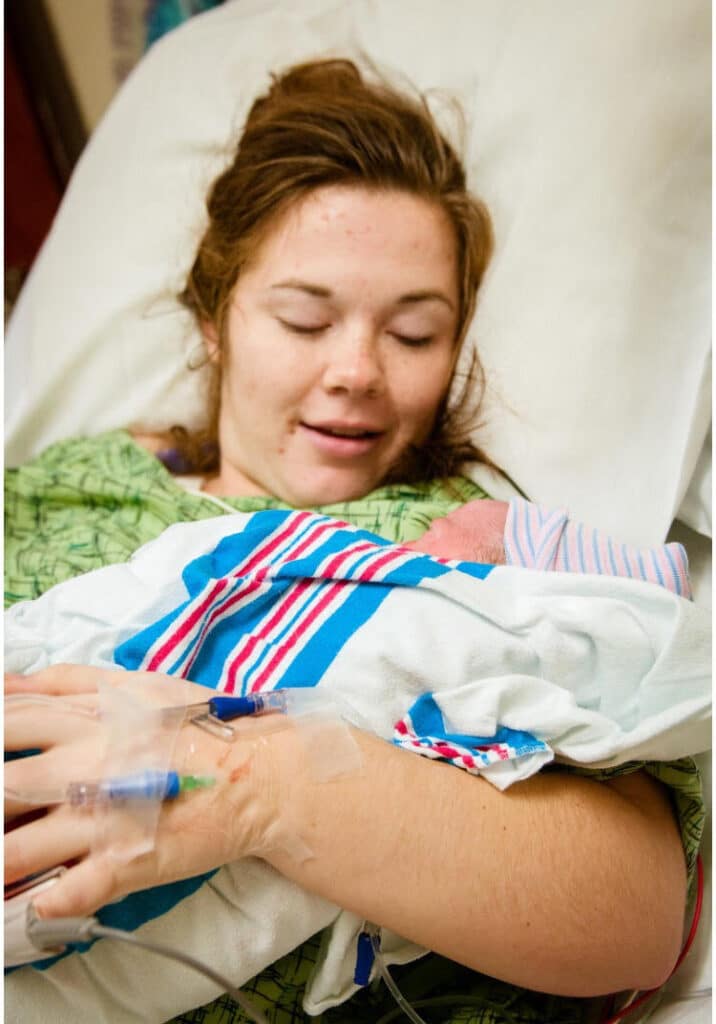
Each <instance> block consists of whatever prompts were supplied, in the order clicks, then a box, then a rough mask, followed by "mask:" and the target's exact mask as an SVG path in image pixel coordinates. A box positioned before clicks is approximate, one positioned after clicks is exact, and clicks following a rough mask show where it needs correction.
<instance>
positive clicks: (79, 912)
mask: <svg viewBox="0 0 716 1024" xmlns="http://www.w3.org/2000/svg"><path fill="white" fill-rule="evenodd" d="M126 891H127V890H126V889H125V890H124V891H123V890H121V889H120V888H119V885H118V872H117V865H115V864H113V863H112V861H111V859H110V858H109V857H107V856H90V857H88V858H86V859H85V860H82V861H80V863H79V864H75V865H74V866H73V867H71V868H70V869H69V870H68V871H66V872H65V874H63V875H62V876H61V877H60V878H59V880H58V881H57V882H55V884H54V885H53V886H51V888H49V889H47V890H46V891H45V892H43V893H41V894H40V895H39V896H38V897H37V898H36V899H35V900H33V901H32V902H33V907H34V909H35V911H36V913H37V915H38V917H42V918H50V917H86V916H88V915H90V914H94V912H95V911H96V910H99V908H100V907H103V906H105V905H106V904H107V903H111V902H112V901H113V900H116V899H118V898H119V897H120V896H122V895H124V892H126Z"/></svg>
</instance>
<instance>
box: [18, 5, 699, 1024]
mask: <svg viewBox="0 0 716 1024" xmlns="http://www.w3.org/2000/svg"><path fill="white" fill-rule="evenodd" d="M318 54H336V55H349V56H354V57H356V56H358V57H360V56H361V55H368V57H369V59H370V60H371V61H372V62H373V63H374V64H375V65H376V66H377V67H378V68H379V69H381V70H384V71H386V72H388V73H389V74H391V75H393V76H394V77H395V78H396V79H397V81H398V84H401V82H403V78H402V77H401V76H406V80H407V81H408V82H412V83H414V84H415V85H417V86H418V87H419V88H421V89H428V90H431V91H432V92H431V104H433V105H434V107H435V108H436V109H438V111H439V116H440V118H441V121H442V123H443V124H444V125H445V126H446V128H447V130H448V131H449V132H452V133H453V136H454V137H455V138H456V139H457V140H458V143H459V145H460V146H461V149H462V152H463V153H464V154H465V158H466V162H467V165H468V169H469V176H470V181H471V185H472V187H473V188H474V189H475V191H477V192H478V194H480V195H481V197H482V198H483V199H484V200H485V201H486V203H487V205H488V206H489V208H490V210H491V213H492V215H493V219H494V224H495V234H496V252H495V258H494V261H493V264H492V266H491V268H490V270H489V273H488V277H487V280H486V283H485V285H484V290H483V292H482V293H481V297H480V301H479V304H478V307H479V308H478V311H477V314H476V317H475V320H474V322H473V325H472V328H471V331H470V339H471V340H472V342H473V343H476V344H478V345H479V349H480V353H481V357H482V361H483V363H484V365H485V369H486V373H487V380H488V388H487V394H486V400H485V405H484V410H483V417H482V419H483V426H482V427H481V428H480V433H479V439H480V443H481V445H482V446H483V447H485V448H486V449H487V450H488V451H489V452H490V454H491V455H492V457H493V458H494V460H495V461H496V462H497V463H498V464H499V465H501V466H503V467H504V469H505V470H506V471H507V473H508V474H509V476H510V477H511V478H512V479H513V480H515V481H517V482H518V483H519V485H520V487H521V488H522V489H523V490H524V491H525V492H526V494H528V495H529V496H530V497H531V498H533V499H534V500H538V501H541V502H544V503H545V504H552V505H566V506H567V507H569V509H570V510H571V512H572V514H573V515H574V516H575V517H577V518H579V519H582V520H584V521H586V522H589V523H593V524H595V525H599V526H601V527H603V528H605V529H606V530H608V531H609V532H611V533H612V534H614V535H615V536H618V537H620V538H622V539H624V540H625V541H631V542H642V543H657V542H660V541H662V540H663V539H664V538H665V537H666V536H667V534H668V533H669V532H670V531H671V536H672V537H674V538H676V539H682V540H683V541H684V543H686V545H687V548H688V551H689V554H690V558H691V565H692V574H693V583H694V590H695V593H696V600H697V601H699V602H702V603H704V604H707V605H709V606H710V600H711V594H710V576H711V554H710V537H711V454H710V448H711V428H710V422H711V397H710V376H711V343H710V317H709V309H710V217H709V212H710V181H711V167H710V134H709V129H710V109H709V83H710V5H709V4H708V3H707V2H706V0H679V2H678V4H677V3H674V0H630V3H628V4H624V3H623V0H600V3H598V4H595V3H594V2H593V0H539V2H537V3H532V4H523V3H521V2H520V0H444V2H443V3H440V4H436V3H435V2H434V0H352V2H351V3H350V4H347V3H345V2H344V0H333V2H331V0H302V2H301V3H300V4H291V3H288V2H286V3H275V2H270V0H230V2H228V3H226V4H225V5H224V6H223V7H221V8H219V9H217V10H215V11H213V12H211V13H208V14H205V15H202V16H200V17H197V18H195V19H193V20H192V21H191V22H189V23H188V24H187V25H185V26H183V27H182V28H180V29H178V30H177V31H175V32H173V33H171V34H170V35H169V36H167V37H166V38H165V39H164V40H162V41H161V42H160V43H158V44H157V45H155V46H154V47H153V48H152V50H151V51H150V52H149V54H148V55H147V56H146V57H145V59H144V60H143V61H142V62H141V63H140V65H139V67H138V68H137V69H136V70H135V72H134V73H133V74H132V75H131V76H130V78H129V80H128V81H127V83H126V84H125V86H124V87H123V89H122V90H121V91H120V93H119V95H118V96H117V97H116V99H115V101H114V102H113V104H112V106H111V107H110V110H109V112H108V114H107V115H106V117H105V119H104V120H103V121H102V122H101V124H100V125H99V127H98V129H97V130H96V132H95V134H94V136H93V137H92V139H91V141H90V144H89V146H88V147H87V150H86V151H85V153H84V155H83V157H82V159H81V160H80V163H79V165H78V167H77V169H76V171H75V174H74V176H73V178H72V181H71V183H70V186H69V189H68V191H67V193H66V196H65V199H64V201H63V204H62V207H61V209H60V212H59V214H58V216H57V219H56V221H55V224H54V226H53V228H52V231H51V233H50V235H49V237H48V239H47V241H46V243H45V246H44V248H43V250H42V252H41V254H40V257H39V259H38V260H37V262H36V264H35V266H34V268H33V270H32V272H31V275H30V277H29V279H28V281H27V283H26V285H25V288H24V290H23V293H22V295H21V297H20V300H19V303H18V306H17V308H16V309H15V312H14V315H13V318H12V320H11V323H10V325H9V328H8V332H7V343H6V363H5V380H6V399H5V408H6V445H7V447H6V463H7V464H8V465H9V466H13V465H17V464H20V463H22V462H23V461H24V460H26V459H28V458H29V457H31V456H32V455H34V454H36V453H37V452H39V451H41V450H42V449H43V448H44V447H45V446H47V445H48V444H50V443H51V442H53V441H55V440H57V439H60V438H63V437H68V436H72V435H76V434H78V433H91V434H94V433H99V432H100V431H103V430H107V429H112V428H115V427H125V426H133V427H137V428H142V429H144V430H156V429H163V428H166V427H167V426H168V425H169V424H170V423H172V422H175V420H176V419H177V414H178V410H180V411H181V418H182V420H183V421H184V422H185V423H186V424H187V425H188V426H191V425H194V424H197V423H198V422H199V421H200V419H201V414H202V407H201V400H200V393H201V388H200V383H199V382H200V380H201V370H195V371H193V372H192V373H189V372H187V369H186V368H187V365H189V364H192V362H196V354H197V351H198V347H199V346H200V344H201V341H200V338H199V336H198V334H197V332H196V329H195V327H194V326H193V324H192V323H191V321H190V319H189V317H188V315H187V314H186V312H185V311H184V310H183V309H182V307H181V306H180V305H179V304H178V302H177V299H176V295H177V294H178V292H179V291H180V290H181V288H182V286H183V282H184V278H185V276H186V273H187V271H188V269H189V266H190V264H191V261H192V259H193V254H194V251H195V247H196V243H197V240H198V238H199V236H200V234H201V231H202V227H203V224H204V217H205V211H204V208H203V197H204V195H205V193H206V190H207V187H208V185H209V184H210V182H211V180H212V179H213V177H214V176H215V174H216V173H217V171H218V170H219V169H220V168H221V167H222V166H223V165H224V164H225V163H226V161H227V159H228V155H229V154H230V152H231V148H232V145H233V142H234V140H235V138H236V136H237V134H238V132H239V130H240V128H241V125H242V122H243V119H244V117H245V115H246V112H247V109H248V104H249V103H250V101H251V100H252V99H253V97H254V96H255V95H256V94H257V92H259V91H260V90H261V89H263V88H265V86H266V84H267V81H268V77H267V76H268V71H269V70H270V69H272V68H280V67H284V66H288V65H289V64H291V63H294V62H295V61H298V60H301V59H305V58H308V57H312V56H316V55H318ZM453 99H457V100H458V101H459V103H460V105H461V107H462V109H463V110H464V112H465V115H466V119H465V123H464V124H461V123H460V119H459V118H458V117H457V116H456V115H455V112H454V109H453V106H452V105H451V104H452V100H453ZM475 475H476V476H477V478H478V479H479V480H480V482H482V483H484V485H485V486H486V488H487V489H488V490H489V491H490V492H491V493H492V494H493V495H494V496H495V497H502V496H506V494H507V493H509V488H508V487H507V486H506V485H505V483H504V482H503V481H502V480H501V479H500V478H499V477H498V476H496V475H495V474H494V473H493V472H492V471H489V470H487V469H486V468H485V467H480V468H478V469H477V470H476V471H475ZM702 762H703V768H704V772H705V774H706V776H707V777H708V781H709V786H710V762H709V761H708V760H707V759H705V758H702ZM704 857H705V860H706V862H707V868H708V870H707V876H708V877H710V838H709V839H707V847H706V849H705V851H704ZM705 905H706V907H707V908H708V907H709V905H710V888H708V887H707V895H706V900H705ZM708 917H709V915H708V911H707V912H706V914H705V915H704V919H703V920H702V923H701V927H700V931H699V935H698V937H697V941H696V943H695V946H694V948H693V950H692V953H691V954H690V956H689V958H688V959H687V961H686V962H685V964H684V965H683V967H682V969H681V971H680V973H679V975H678V976H677V977H676V978H674V979H673V980H672V982H670V985H669V993H668V995H667V998H666V999H665V1000H664V1001H663V1002H662V1004H661V1005H660V1007H659V1008H658V1010H657V1011H656V1013H655V1015H654V1016H652V1018H651V1019H652V1020H654V1021H657V1022H658V1024H689V1022H696V1021H699V1022H700V1021H704V1020H708V1019H710V995H709V994H708V992H707V990H709V991H710V973H711V967H710V956H711V945H710V920H709V919H708Z"/></svg>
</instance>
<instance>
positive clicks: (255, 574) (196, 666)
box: [34, 510, 492, 970]
mask: <svg viewBox="0 0 716 1024" xmlns="http://www.w3.org/2000/svg"><path fill="white" fill-rule="evenodd" d="M491 569H492V566H490V565H480V564H477V563H471V562H451V563H450V564H444V563H443V562H440V561H438V560H437V559H434V558H431V557H429V556H427V555H423V554H421V553H419V552H413V551H410V550H408V549H404V548H401V547H399V546H398V545H394V544H391V543H389V542H388V541H386V540H384V539H383V538H381V537H377V536H375V535H374V534H372V533H368V532H367V531H365V530H359V529H356V528H355V527H352V526H349V525H347V524H345V523H341V522H339V521H338V520H334V519H331V518H329V517H327V516H319V515H315V514H313V513H308V512H291V511H281V510H269V511H265V512H259V513H256V514H254V515H253V516H251V517H250V518H249V519H248V521H247V522H246V524H245V526H244V527H243V529H242V530H241V531H240V532H237V533H235V534H232V535H230V536H227V537H224V538H223V539H222V540H221V541H220V542H219V543H218V544H217V545H216V546H215V547H214V548H213V549H212V550H211V551H210V552H208V553H206V554H204V555H202V556H200V557H199V558H196V559H193V560H192V561H191V562H189V563H188V564H187V565H186V566H185V567H184V569H183V571H182V574H181V578H182V581H183V584H184V586H185V588H186V594H187V596H186V599H185V600H184V601H182V602H180V603H179V604H178V605H177V607H176V608H174V609H173V610H172V611H170V612H169V613H168V614H166V615H164V616H163V617H162V618H160V619H159V620H157V621H156V622H154V623H151V624H150V625H148V626H147V627H146V628H145V629H143V630H141V631H140V632H138V633H137V634H135V636H133V637H130V639H128V640H127V641H126V642H124V643H123V644H121V645H120V646H118V647H117V648H116V650H115V652H114V660H115V662H116V663H117V664H118V665H122V666H123V667H124V668H127V669H138V668H149V669H150V670H152V671H161V672H165V673H167V674H170V675H180V676H183V677H186V678H190V679H192V680H193V681H194V682H196V683H202V684H203V685H205V686H208V687H212V688H217V687H222V688H228V689H233V688H234V687H233V686H232V685H227V684H228V683H229V682H230V678H231V673H232V671H233V672H234V673H235V678H234V683H235V690H236V692H247V691H249V690H257V689H272V688H273V687H276V686H279V685H280V686H287V687H298V686H314V685H316V684H317V683H318V682H319V680H320V679H321V677H322V676H323V674H324V673H325V671H326V669H327V668H328V666H329V665H330V664H331V662H332V661H333V660H334V658H335V657H336V656H337V655H338V653H339V652H340V651H341V649H342V648H343V647H344V645H345V643H346V642H347V640H348V639H349V638H350V637H351V636H352V635H353V634H354V633H356V632H357V630H358V629H360V628H361V626H363V625H364V624H365V623H366V622H367V621H368V620H369V619H370V618H371V616H372V615H374V614H375V612H376V611H377V609H378V608H379V607H380V605H381V604H382V602H383V601H384V600H385V599H386V597H388V595H389V594H390V593H391V591H392V590H393V588H394V587H419V586H420V584H421V583H422V582H423V581H425V580H430V579H436V578H438V577H440V576H442V575H444V574H445V573H447V572H454V571H456V570H457V571H460V572H463V573H465V574H466V575H469V576H473V577H477V578H478V579H484V578H485V577H486V576H487V575H488V574H489V573H490V571H491ZM456 763H457V762H456ZM214 873H215V872H209V873H208V874H204V875H201V876H198V877H196V878H190V879H186V880H184V881H181V882H173V883H171V884H168V885H164V886H159V887H157V888H154V889H148V890H145V891H144V892H140V893H133V894H132V895H130V896H128V897H126V898H124V899H123V900H121V901H120V902H118V903H115V904H112V905H111V906H108V907H104V908H103V909H102V910H101V911H99V913H98V915H97V916H98V917H99V919H100V920H101V921H102V923H103V924H106V925H109V926H111V927H115V928H123V929H126V930H128V931H134V930H135V929H137V928H139V927H140V926H141V925H142V924H144V923H146V922H147V921H150V920H152V919H154V918H156V917H159V916H161V915H162V914H164V913H166V912H167V911H169V910H171V908H172V907H174V906H175V905H176V904H177V903H179V902H180V901H181V900H183V899H186V898H187V897H188V896H190V895H192V893H194V892H196V891H197V890H198V889H199V888H200V887H201V886H202V885H203V883H204V882H205V881H206V880H207V879H208V878H210V877H211V875H213V874H214ZM89 945H91V943H90V944H88V945H83V946H77V947H73V950H74V949H79V950H82V949H87V948H89ZM73 950H70V951H69V952H72V951H73ZM67 955H68V953H63V954H60V956H58V957H53V958H51V959H47V960H43V961H41V962H39V963H38V964H35V965H34V966H36V967H38V968H39V969H42V970H44V969H46V968H48V967H51V966H52V964H53V963H55V962H56V961H57V960H60V959H62V958H63V957H64V956H67Z"/></svg>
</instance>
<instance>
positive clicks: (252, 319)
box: [212, 186, 458, 506]
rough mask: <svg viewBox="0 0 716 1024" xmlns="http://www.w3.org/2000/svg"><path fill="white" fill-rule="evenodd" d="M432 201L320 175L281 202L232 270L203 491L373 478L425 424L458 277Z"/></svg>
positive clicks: (328, 487) (276, 489) (289, 496)
mask: <svg viewBox="0 0 716 1024" xmlns="http://www.w3.org/2000/svg"><path fill="white" fill-rule="evenodd" d="M455 250H456V245H455V238H454V233H453V229H452V226H451V225H450V223H449V221H448V220H447V218H446V216H445V214H444V213H443V212H442V210H441V209H440V208H439V207H437V206H434V205H432V204H431V203H428V202H427V201H425V200H422V199H417V198H415V197H412V196H410V195H407V194H406V193H402V192H397V191H387V190H386V191H368V190H366V189H363V188H358V187H348V186H330V187H325V188H321V189H318V190H316V191H315V192H312V193H311V194H309V196H308V197H307V198H306V199H304V200H303V201H302V202H300V203H299V204H297V205H296V206H294V207H292V208H291V209H290V210H289V211H288V212H287V213H286V215H285V216H284V217H283V218H282V219H281V220H280V221H279V222H278V224H277V225H276V227H275V228H274V229H273V231H272V232H271V233H270V234H269V235H268V237H267V238H266V239H265V240H264V242H263V244H262V245H261V247H260V249H259V252H258V256H257V258H256V259H254V260H253V261H252V263H251V265H250V266H249V267H248V268H247V269H246V270H245V271H244V273H243V274H242V275H241V277H240V278H239V281H238V283H237V285H236V288H235V290H234V293H233V296H232V302H231V307H230V311H229V316H228V334H227V342H226V345H225V351H224V355H223V356H222V359H223V367H222V371H223V373H222V392H221V414H220V423H219V440H220V445H221V453H222V460H221V473H220V477H219V479H218V480H217V481H215V483H214V485H213V486H212V489H213V490H215V491H217V492H220V493H224V494H248V493H268V494H273V495H275V496H277V497H279V498H281V499H283V500H284V501H287V502H289V503H290V504H292V505H297V506H308V505H314V504H325V503H330V502H335V501H343V500H347V499H353V498H359V497H361V496H363V495H365V494H367V493H368V492H369V491H371V490H373V489H374V488H375V487H377V486H378V485H379V484H380V483H381V482H382V481H383V480H384V479H385V477H386V475H387V473H388V471H389V470H390V468H391V466H392V465H393V463H394V462H395V461H396V460H397V459H398V457H399V456H400V455H401V454H402V453H403V452H404V451H405V450H406V448H407V446H408V445H410V444H420V443H421V442H422V441H423V440H424V439H425V438H426V436H427V435H428V433H429V431H430V429H431V427H432V424H433V422H434V418H435V414H436V411H437V408H438V405H439V403H440V401H441V399H442V397H443V395H444V394H445V392H446V389H447V387H448V384H449V381H450V376H451V372H452V365H453V358H454V354H455V344H454V339H455V334H456V329H457V316H458V314H457V310H458V282H457V259H456V251H455Z"/></svg>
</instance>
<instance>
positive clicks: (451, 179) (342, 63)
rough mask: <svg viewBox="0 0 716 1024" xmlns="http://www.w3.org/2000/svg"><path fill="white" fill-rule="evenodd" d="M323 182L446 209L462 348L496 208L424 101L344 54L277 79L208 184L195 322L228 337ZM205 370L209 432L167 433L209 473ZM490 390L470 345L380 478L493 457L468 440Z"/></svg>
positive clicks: (215, 451) (194, 288) (429, 472)
mask: <svg viewBox="0 0 716 1024" xmlns="http://www.w3.org/2000/svg"><path fill="white" fill-rule="evenodd" d="M327 185H356V186H360V187H361V188H367V189H380V190H396V191H400V192H405V193H408V194H410V195H412V196H416V197H419V198H422V199H425V200H426V201H428V202H431V203H434V204H435V205H436V206H439V207H440V208H441V209H442V210H443V211H444V212H445V214H446V215H447V217H448V219H449V222H450V224H451V225H452V227H453V230H454V234H455V244H456V253H457V267H458V276H459V280H458V295H459V306H458V318H457V329H456V335H455V346H456V349H459V347H460V346H461V344H462V341H463V339H464V336H465V333H466V331H467V328H468V326H469V324H470V321H471V319H472V315H473V312H474V309H475V301H476V296H477V290H478V288H479V286H480V282H481V281H482V278H483V276H484V273H485V270H486V268H487V265H488V262H489V259H490V255H491V253H492V247H493V234H492V225H491V221H490V216H489V214H488V212H487V209H486V207H485V206H484V204H483V203H482V202H481V201H480V200H479V199H477V198H476V197H475V196H473V195H471V194H470V192H469V191H468V189H467V186H466V181H465V171H464V168H463V166H462V163H461V161H460V160H459V158H458V156H457V155H456V153H455V151H454V149H453V147H452V146H451V145H450V143H449V142H448V141H447V139H446V138H445V137H444V135H443V134H442V133H441V132H440V130H439V128H438V126H437V124H436V121H435V119H434V117H433V115H432V113H431V111H430V108H429V106H428V104H427V101H426V99H425V97H423V96H422V95H420V94H416V95H414V96H413V95H409V94H407V93H403V92H401V91H398V90H397V89H395V88H393V87H392V86H391V85H389V84H388V83H387V82H385V81H383V80H381V79H378V78H376V79H375V80H368V79H367V78H366V77H365V76H364V75H363V74H361V72H360V71H359V69H358V68H357V66H356V65H355V64H354V63H353V62H352V61H349V60H317V61H310V62H308V63H303V64H299V65H296V66H294V67H292V68H290V69H288V70H287V71H285V72H284V73H282V74H279V75H273V76H272V84H271V87H270V88H269V90H268V92H267V93H266V94H265V95H263V96H260V97H259V98H258V99H257V100H256V101H255V102H254V104H253V106H252V107H251V110H250V111H249V115H248V118H247V120H246V125H245V127H244V131H243V133H242V135H241V138H240V140H239V144H238V147H237V150H236V153H235V155H234V159H233V161H232V163H231V165H230V166H229V167H228V168H227V169H226V170H225V171H223V172H222V173H221V174H220V175H219V177H218V178H217V179H216V181H215V182H214V184H213V185H212V187H211V189H210V191H209V194H208V197H207V211H208V218H209V220H208V226H207V228H206V231H205V233H204V236H203V238H202V239H201V242H200V244H199V248H198V252H197V254H196V258H195V260H194V263H193V266H192V268H191V271H190V273H189V277H188V280H187V283H186V287H185V288H184V290H183V292H182V293H181V295H180V299H181V301H182V302H183V304H184V305H185V306H186V307H187V308H188V309H189V310H190V311H191V312H192V313H193V314H194V316H195V317H196V319H197V321H198V323H199V324H200V325H202V326H204V327H205V326H206V325H211V326H212V328H213V331H214V333H215V335H216V337H217V338H218V343H219V346H222V345H223V344H224V341H225V333H226V331H225V328H226V319H227V311H228V307H229V302H230V299H231V294H232V291H233V288H234V285H235V284H236V281H237V280H238V278H239V275H240V274H241V272H242V270H243V269H244V268H245V267H246V266H247V265H248V264H249V263H250V261H251V258H252V256H253V254H254V253H256V252H257V250H258V247H259V246H260V245H261V242H262V240H263V239H264V238H265V236H266V235H267V233H268V232H269V231H270V230H271V228H272V226H273V225H274V224H275V223H276V221H277V220H278V219H279V218H280V217H281V216H282V215H283V213H284V212H285V211H286V210H287V209H288V208H289V207H290V206H292V205H293V204H295V203H297V202H299V201H300V200H301V199H303V198H304V197H305V196H306V195H307V194H308V193H309V192H312V191H314V190H315V189H318V188H322V187H323V186H327ZM456 356H457V352H456ZM217 364H219V365H217ZM210 373H212V374H213V377H212V379H211V381H210V394H209V410H208V412H209V421H208V425H207V427H206V429H205V430H203V431H201V432H198V433H196V434H190V433H189V432H187V431H186V430H184V429H183V428H181V427H174V428H173V429H172V436H173V438H174V441H175V443H176V444H177V446H178V447H179V449H180V451H181V452H182V454H183V456H184V463H185V464H190V465H191V466H192V468H194V469H195V470H197V471H204V472H211V471H212V470H214V469H216V468H217V467H218V459H219V447H218V436H217V434H218V416H219V394H220V360H213V361H212V362H211V363H210ZM483 390H484V374H483V370H482V366H481V364H480V361H479V357H478V355H477V353H474V354H473V356H472V362H471V364H470V366H469V368H468V371H467V373H466V376H465V380H464V381H463V385H462V388H461V389H460V391H459V394H458V395H457V396H456V397H454V400H453V402H452V403H450V404H448V396H447V395H445V396H444V399H443V401H442V402H441V405H440V408H439V409H438V410H437V414H436V417H435V420H434V424H433V428H432V431H431V433H430V436H429V437H428V439H427V440H426V441H425V442H423V444H421V445H420V446H414V448H413V449H411V450H410V451H408V452H406V453H404V455H403V456H402V457H401V458H400V460H399V463H397V464H396V465H394V466H393V467H392V469H391V472H390V474H389V477H388V478H387V480H386V481H385V482H404V483H417V482H420V481H426V480H429V479H432V478H434V477H446V476H451V475H454V474H456V473H458V472H460V469H461V467H462V466H463V465H464V464H465V463H466V462H469V461H486V462H490V460H489V459H488V458H487V457H486V456H485V455H484V453H483V452H481V451H480V450H479V449H478V448H476V447H475V445H474V444H473V443H472V442H471V440H470V432H471V428H472V427H473V426H474V422H475V418H476V416H477V414H478V411H479V406H480V402H481V399H482V393H483Z"/></svg>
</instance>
